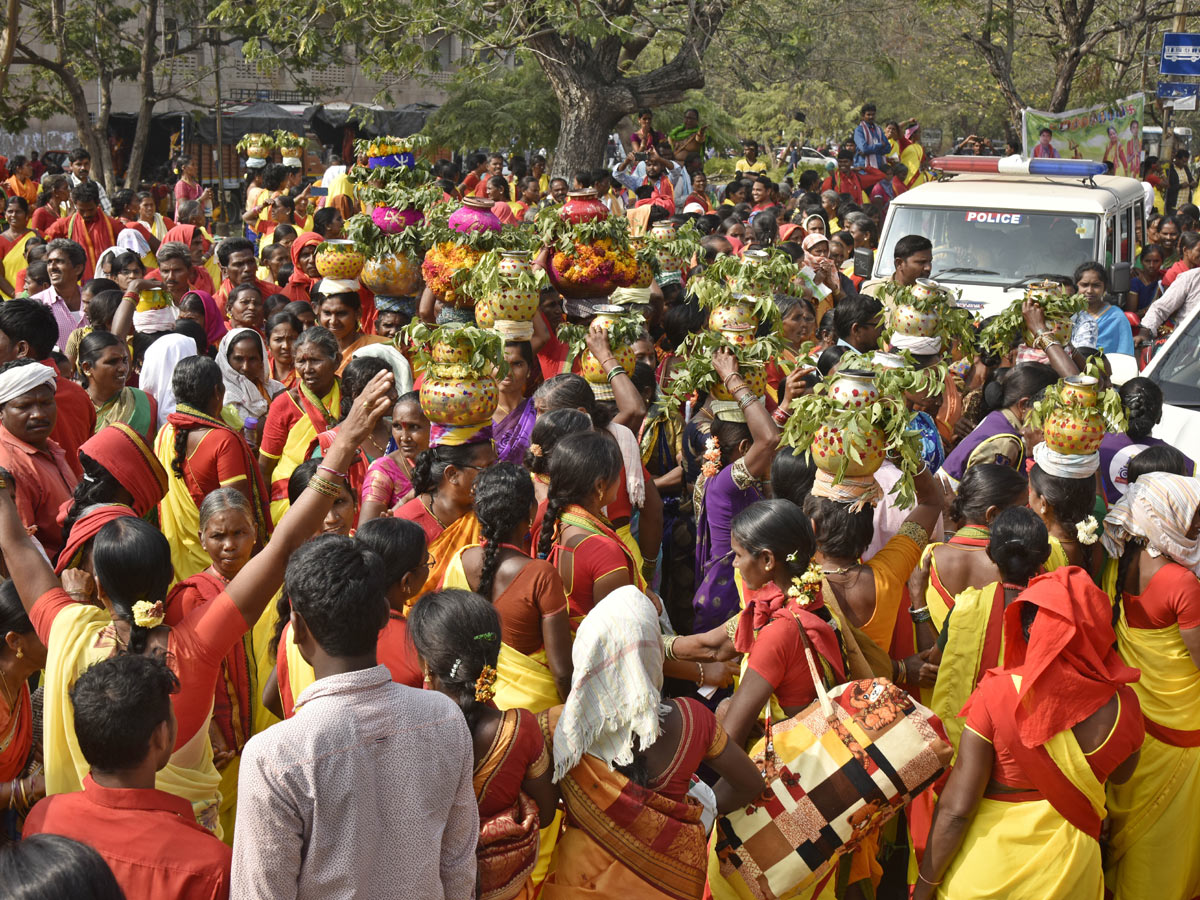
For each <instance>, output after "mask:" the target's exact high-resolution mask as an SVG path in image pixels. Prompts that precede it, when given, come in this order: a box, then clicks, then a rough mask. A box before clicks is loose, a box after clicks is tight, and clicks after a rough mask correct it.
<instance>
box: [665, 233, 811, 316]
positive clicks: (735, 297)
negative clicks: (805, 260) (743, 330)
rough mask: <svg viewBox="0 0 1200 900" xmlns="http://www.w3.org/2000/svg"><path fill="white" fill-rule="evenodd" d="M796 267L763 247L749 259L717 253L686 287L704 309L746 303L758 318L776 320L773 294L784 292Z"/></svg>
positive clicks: (777, 311) (773, 251) (780, 254)
mask: <svg viewBox="0 0 1200 900" xmlns="http://www.w3.org/2000/svg"><path fill="white" fill-rule="evenodd" d="M799 274H800V267H799V266H797V265H796V264H795V263H794V262H792V258H791V257H790V256H788V255H787V254H786V253H784V252H783V251H782V250H774V249H771V250H765V251H761V255H758V254H755V255H754V256H751V257H750V258H749V259H744V258H738V257H736V256H718V257H717V258H716V259H715V260H713V261H712V263H711V264H710V265H709V266H708V267H707V268H706V269H704V271H702V272H698V273H696V274H695V275H693V276H692V277H691V279H689V281H688V290H689V292H690V293H691V294H692V295H693V296H695V298H696V299H697V300H698V301H699V303H700V305H701V306H702V307H704V308H705V309H710V310H711V309H714V308H715V307H718V306H729V305H732V304H733V303H736V302H739V301H740V302H743V303H749V304H751V305H752V306H753V308H754V312H755V316H756V317H757V318H758V319H759V321H760V322H777V321H778V320H779V307H778V306H776V305H775V294H785V293H787V292H788V291H789V289H790V288H791V286H792V282H793V280H794V279H795V278H796V277H798V276H799Z"/></svg>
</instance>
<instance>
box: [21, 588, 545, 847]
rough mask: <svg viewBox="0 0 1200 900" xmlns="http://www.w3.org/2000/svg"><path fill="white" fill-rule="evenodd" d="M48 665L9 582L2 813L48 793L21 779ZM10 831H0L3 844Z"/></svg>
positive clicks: (37, 779)
mask: <svg viewBox="0 0 1200 900" xmlns="http://www.w3.org/2000/svg"><path fill="white" fill-rule="evenodd" d="M45 665H46V645H45V644H43V643H42V642H41V641H40V640H38V636H37V633H36V632H35V631H34V630H33V623H32V622H30V621H29V616H28V615H27V614H26V613H25V608H24V607H23V606H21V598H20V597H19V596H17V588H16V586H15V585H14V584H13V583H12V582H11V581H5V582H4V583H3V584H0V809H5V810H9V809H15V810H16V811H17V813H18V814H21V815H24V814H25V813H27V812H28V811H29V807H31V806H32V805H33V804H34V803H35V802H37V801H38V800H40V799H41V798H42V797H44V796H45V795H46V782H45V779H43V778H42V777H41V774H40V769H41V767H40V766H38V767H37V769H36V770H34V771H31V772H30V774H28V775H26V776H25V777H21V776H22V773H24V772H25V771H26V763H27V762H28V761H29V757H30V754H31V753H32V752H33V744H34V740H33V732H34V726H33V708H32V706H31V705H30V700H29V678H30V677H31V676H32V675H34V674H35V673H36V672H38V671H40V670H41V669H42V668H44V667H45ZM535 727H536V726H535ZM539 737H540V735H539ZM38 743H39V744H40V743H41V739H40V737H39V739H38ZM0 818H2V817H0ZM6 824H7V823H6ZM7 831H8V829H7V828H0V842H3V840H4V836H5V832H7Z"/></svg>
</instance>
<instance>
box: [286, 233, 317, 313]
mask: <svg viewBox="0 0 1200 900" xmlns="http://www.w3.org/2000/svg"><path fill="white" fill-rule="evenodd" d="M324 240H325V239H324V238H323V237H321V236H320V235H319V234H317V233H316V232H315V231H306V232H304V234H302V235H300V236H299V237H298V238H296V240H294V241H292V246H291V253H292V275H291V277H290V278H288V282H287V284H286V285H284V287H283V289H282V290H281V291H280V293H281V294H283V295H284V296H285V297H287V298H288V301H289V302H295V301H296V300H305V301H307V300H308V299H309V295H310V294H311V293H312V289H313V285H314V284H315V283H316V282H315V281H314V280H313V279H312V278H310V277H309V276H308V275H306V274H305V273H304V269H302V268H301V267H300V251H301V250H303V249H304V248H305V247H307V246H309V245H310V244H319V243H321V242H322V241H324Z"/></svg>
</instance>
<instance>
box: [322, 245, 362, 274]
mask: <svg viewBox="0 0 1200 900" xmlns="http://www.w3.org/2000/svg"><path fill="white" fill-rule="evenodd" d="M366 261H367V258H366V256H364V255H363V252H362V251H361V250H359V249H358V248H357V247H355V246H354V241H347V240H341V239H337V240H331V241H322V242H321V243H320V244H319V245H318V246H317V255H316V264H317V271H318V272H320V273H321V274H322V275H323V276H325V277H326V278H339V279H345V280H351V279H355V278H357V277H358V273H359V272H361V271H362V270H363V266H364V265H366Z"/></svg>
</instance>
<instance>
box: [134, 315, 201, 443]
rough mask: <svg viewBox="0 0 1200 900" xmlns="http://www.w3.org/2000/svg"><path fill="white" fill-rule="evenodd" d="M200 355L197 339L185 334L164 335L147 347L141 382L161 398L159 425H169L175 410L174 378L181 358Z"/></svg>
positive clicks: (141, 384) (147, 391)
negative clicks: (172, 378)
mask: <svg viewBox="0 0 1200 900" xmlns="http://www.w3.org/2000/svg"><path fill="white" fill-rule="evenodd" d="M189 356H199V353H197V351H196V342H195V341H194V340H193V339H192V338H190V337H188V336H187V335H186V334H164V335H163V336H162V337H160V338H159V339H158V340H157V341H155V342H154V343H153V344H151V345H150V347H149V349H148V350H146V356H145V358H144V359H143V360H142V372H141V375H140V376H139V377H138V385H139V386H140V387H141V389H142V390H143V391H145V392H146V393H147V394H150V395H152V396H153V397H154V399H155V400H157V401H158V427H159V428H162V426H163V425H165V424H166V421H167V416H169V415H170V414H171V413H173V412H175V391H174V389H173V388H172V387H171V377H172V376H173V375H174V374H175V367H176V366H177V365H179V362H180V360H184V359H187V358H188V357H189Z"/></svg>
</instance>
